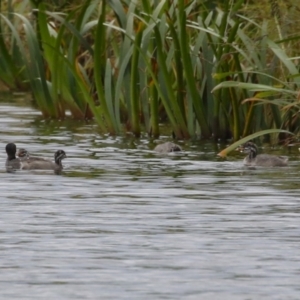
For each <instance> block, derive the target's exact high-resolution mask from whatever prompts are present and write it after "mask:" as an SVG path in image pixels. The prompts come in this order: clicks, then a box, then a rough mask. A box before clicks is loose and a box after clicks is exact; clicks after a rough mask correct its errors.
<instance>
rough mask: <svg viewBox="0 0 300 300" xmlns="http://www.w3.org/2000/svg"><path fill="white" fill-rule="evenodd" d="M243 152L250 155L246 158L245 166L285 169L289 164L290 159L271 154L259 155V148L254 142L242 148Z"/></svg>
mask: <svg viewBox="0 0 300 300" xmlns="http://www.w3.org/2000/svg"><path fill="white" fill-rule="evenodd" d="M242 149H243V152H245V153H248V156H246V157H245V158H244V165H245V166H252V167H256V166H259V167H285V166H287V164H288V160H289V159H288V157H285V156H276V155H270V154H257V153H258V148H257V146H256V145H255V144H254V143H253V142H247V143H245V144H244V145H243V146H242Z"/></svg>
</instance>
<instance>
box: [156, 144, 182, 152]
mask: <svg viewBox="0 0 300 300" xmlns="http://www.w3.org/2000/svg"><path fill="white" fill-rule="evenodd" d="M154 151H156V152H159V153H169V152H179V151H182V149H181V147H180V146H179V145H177V144H174V143H171V142H166V143H163V144H159V145H157V146H156V147H155V148H154Z"/></svg>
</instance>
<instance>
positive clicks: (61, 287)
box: [0, 102, 300, 300]
mask: <svg viewBox="0 0 300 300" xmlns="http://www.w3.org/2000/svg"><path fill="white" fill-rule="evenodd" d="M0 123H1V127H0V128H1V135H0V141H1V145H2V151H1V152H0V159H1V161H2V168H0V186H1V188H0V199H1V201H0V210H1V218H0V224H1V226H0V268H1V272H0V287H1V291H0V296H1V298H4V299H231V300H232V299H272V300H274V299H299V295H300V285H299V281H298V280H299V278H300V251H299V249H300V222H299V214H300V201H299V192H300V185H299V181H298V178H299V171H300V163H298V159H299V155H300V154H299V152H298V149H297V147H295V148H291V149H287V148H284V149H278V150H276V151H272V149H270V148H266V149H265V151H266V152H271V151H272V153H282V154H285V155H289V157H290V160H291V162H290V165H289V167H286V168H282V169H280V168H279V169H278V168H274V169H263V170H261V169H260V170H249V169H245V168H244V167H243V166H242V158H243V156H244V155H243V154H240V153H233V155H232V156H230V157H229V158H228V159H227V160H221V159H219V158H217V156H216V154H217V153H218V151H220V150H221V149H222V147H224V145H223V146H221V145H216V144H212V143H203V142H201V143H200V142H181V143H180V144H181V145H182V147H183V148H184V149H185V150H186V151H185V152H184V153H183V154H181V155H172V154H171V155H165V156H162V155H156V154H155V153H153V152H152V151H151V150H152V149H153V148H154V145H155V144H154V143H153V142H150V141H149V139H147V137H144V138H141V139H134V138H132V137H131V136H127V137H110V136H108V135H101V134H99V133H98V132H97V126H95V124H93V123H84V122H75V121H63V122H54V121H48V122H46V121H43V120H42V119H41V118H40V113H39V112H38V111H35V110H34V109H32V108H30V107H29V106H26V105H25V106H23V105H22V103H18V102H15V103H14V104H8V103H5V102H1V103H0ZM160 140H161V141H165V140H168V137H162V138H161V139H160ZM8 142H15V143H16V144H17V146H18V147H20V148H21V147H23V148H26V149H27V150H29V151H30V152H31V153H33V154H38V155H43V156H44V157H49V158H52V157H53V154H54V152H55V150H57V149H63V150H65V151H66V153H67V156H68V158H67V159H66V160H64V161H63V163H64V166H65V168H64V171H63V173H62V174H61V175H54V174H52V173H51V172H50V171H49V172H48V171H39V172H37V171H35V172H34V171H31V172H30V171H26V172H25V171H20V172H16V173H6V171H5V168H4V164H5V160H6V153H5V150H4V148H5V145H6V143H8Z"/></svg>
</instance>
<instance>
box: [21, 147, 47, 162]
mask: <svg viewBox="0 0 300 300" xmlns="http://www.w3.org/2000/svg"><path fill="white" fill-rule="evenodd" d="M17 156H18V157H19V158H20V159H21V161H24V160H25V161H26V160H29V159H30V160H45V158H42V157H39V156H31V155H30V154H29V152H28V151H27V150H26V149H24V148H20V149H19V150H18V153H17Z"/></svg>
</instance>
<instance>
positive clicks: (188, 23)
mask: <svg viewBox="0 0 300 300" xmlns="http://www.w3.org/2000/svg"><path fill="white" fill-rule="evenodd" d="M271 2H272V5H271V6H270V11H271V12H272V13H273V17H272V18H273V19H274V22H275V24H276V28H277V33H278V34H277V35H276V36H274V34H273V36H271V35H270V34H269V33H270V32H269V24H268V21H267V20H266V19H264V18H261V21H260V22H259V21H257V20H254V19H251V18H250V17H249V16H248V14H247V12H246V9H245V4H244V1H236V3H235V4H234V5H232V2H231V1H229V0H227V1H222V2H221V1H220V4H219V5H217V4H218V3H214V4H213V3H210V2H209V1H203V2H201V3H199V1H195V0H194V1H189V2H187V1H184V0H173V1H169V0H163V1H157V0H152V1H148V0H147V1H146V0H141V1H129V0H128V1H113V0H107V1H100V2H97V1H91V0H89V1H84V3H83V4H80V3H75V2H74V4H73V6H72V7H66V8H64V9H63V11H62V12H59V11H58V10H55V9H53V7H52V9H49V6H48V7H47V6H46V5H45V4H43V3H42V1H34V2H32V3H33V4H34V5H35V9H34V14H33V15H32V16H31V17H28V16H25V15H24V14H21V13H16V12H13V11H12V10H10V11H9V10H8V11H7V13H4V12H2V14H1V24H2V25H1V27H0V30H1V33H2V34H1V35H0V50H1V51H2V53H4V55H3V57H1V58H0V80H1V81H3V82H4V83H5V84H6V85H7V86H8V87H9V88H11V89H20V88H22V89H26V88H27V89H30V91H31V92H32V94H33V98H34V101H36V103H37V105H38V107H39V109H40V110H41V112H42V113H43V115H44V116H45V117H46V118H48V117H51V118H65V113H66V111H70V112H71V114H72V117H74V118H78V119H84V118H86V119H89V118H94V119H95V120H96V122H97V123H98V124H99V129H100V130H101V131H103V132H109V133H111V134H120V133H122V132H124V131H129V132H132V133H133V134H134V135H135V136H139V135H140V134H141V131H142V130H146V132H147V133H148V134H149V136H154V137H157V136H159V134H160V130H159V125H160V123H161V122H165V121H166V120H167V122H169V123H170V124H171V127H172V131H173V133H174V135H175V136H176V137H177V138H189V137H194V136H201V137H202V138H214V139H227V138H233V139H234V140H239V139H240V138H242V137H246V136H248V135H250V134H252V133H255V132H258V131H261V130H267V129H270V128H273V129H285V130H290V131H293V132H295V133H297V132H299V129H300V122H299V116H298V100H297V99H298V98H299V96H298V90H299V86H298V85H299V80H300V79H299V73H298V66H297V60H296V58H293V59H290V57H291V55H293V53H295V52H296V49H298V48H299V45H298V44H299V39H300V37H299V36H296V37H295V36H293V37H288V36H284V30H282V21H281V18H280V9H279V6H278V3H277V1H271ZM28 4H29V3H28ZM56 8H57V9H61V8H59V7H56ZM71 8H72V9H71ZM20 25H22V29H20V28H19V27H20ZM4 32H5V35H7V34H9V36H10V38H11V42H9V43H8V42H7V39H6V38H4V36H5V35H4ZM297 42H298V44H297ZM10 45H13V48H12V47H10ZM287 45H294V46H295V50H294V51H291V47H287ZM284 134H286V133H284ZM281 137H285V135H284V136H281Z"/></svg>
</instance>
